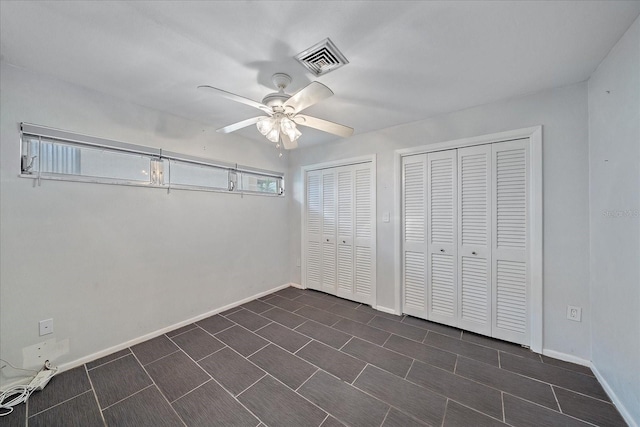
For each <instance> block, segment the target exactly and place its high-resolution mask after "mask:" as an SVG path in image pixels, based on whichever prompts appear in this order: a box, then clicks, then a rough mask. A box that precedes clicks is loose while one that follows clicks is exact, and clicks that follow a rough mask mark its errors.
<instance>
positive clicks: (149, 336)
mask: <svg viewBox="0 0 640 427" xmlns="http://www.w3.org/2000/svg"><path fill="white" fill-rule="evenodd" d="M291 285H293V284H292V283H285V284H284V285H280V286H276V287H275V288H272V289H269V290H267V291H263V292H259V293H257V294H255V295H253V296H250V297H247V298H244V299H242V300H240V301H236V302H232V303H231V304H227V305H225V306H223V307H220V308H216V309H214V310H211V311H208V312H206V313H203V314H199V315H197V316H195V317H192V318H190V319H187V320H183V321H181V322H178V323H174V324H173V325H170V326H167V327H164V328H161V329H158V330H156V331H154V332H150V333H148V334H145V335H142V336H140V337H137V338H134V339H132V340H129V341H126V342H124V343H121V344H117V345H114V346H112V347H109V348H106V349H104V350H100V351H98V352H95V353H93V354H90V355H88V356H84V357H81V358H79V359H76V360H73V361H71V362H67V363H63V364H61V365H59V366H58V372H64V371H68V370H69V369H73V368H76V367H78V366H82V365H84V364H85V363H88V362H91V361H93V360H96V359H100V358H101V357H104V356H108V355H110V354H112V353H115V352H116V351H120V350H124V349H125V348H129V347H131V346H134V345H136V344H140V343H141V342H144V341H147V340H150V339H152V338H155V337H158V336H160V335H162V334H165V333H167V332H170V331H173V330H175V329H178V328H181V327H183V326H187V325H190V324H191V323H194V322H197V321H199V320H202V319H206V318H207V317H210V316H213V315H215V314H218V313H221V312H223V311H226V310H229V309H231V308H233V307H237V306H239V305H242V304H244V303H247V302H249V301H253V300H254V299H256V298H260V297H262V296H265V295H269V294H271V293H273V292H276V291H279V290H281V289H285V288H288V287H289V286H291ZM22 381H24V379H23V380H20V381H19V382H18V384H19V383H20V382H22ZM11 385H13V384H6V387H10V386H11Z"/></svg>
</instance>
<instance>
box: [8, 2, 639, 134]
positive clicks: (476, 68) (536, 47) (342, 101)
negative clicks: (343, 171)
mask: <svg viewBox="0 0 640 427" xmlns="http://www.w3.org/2000/svg"><path fill="white" fill-rule="evenodd" d="M638 14H640V1H589V2H580V1H554V2H542V1H532V2H524V1H505V2H484V1H477V2H473V1H464V2H453V1H447V2H419V1H410V2H400V1H388V2H387V1H375V2H374V1H369V2H367V1H354V2H347V1H341V2H337V1H335V2H334V1H296V2H293V1H284V2H273V1H260V2H253V1H250V2H244V1H216V2H213V1H211V2H205V1H199V2H186V1H162V2H160V1H150V2H145V1H135V2H134V1H131V2H94V1H86V2H35V1H29V2H27V1H15V2H8V1H2V2H1V3H0V49H1V50H0V53H1V55H2V60H3V61H6V62H9V63H11V64H14V65H17V66H20V67H24V68H27V69H34V70H38V71H40V72H45V73H48V74H51V75H52V76H55V77H57V78H59V79H61V80H64V81H68V82H72V83H75V84H79V85H81V86H85V87H88V88H92V89H95V90H98V91H101V92H104V93H107V94H109V95H112V96H115V97H118V98H122V99H125V100H128V101H131V102H135V103H137V104H140V105H144V106H147V107H151V108H154V109H157V110H162V111H166V112H169V113H173V114H176V115H179V116H183V117H186V118H190V119H193V120H197V121H200V122H203V123H209V124H212V125H213V126H216V127H222V126H225V125H227V124H230V123H234V122H237V121H240V120H243V119H246V118H248V117H253V116H256V115H260V112H259V111H258V110H254V109H253V108H251V107H248V106H245V105H242V104H237V103H234V102H232V101H229V100H226V99H222V98H218V97H215V96H212V95H211V94H208V93H205V92H201V91H198V90H196V86H198V85H201V84H208V85H212V86H216V87H219V88H222V89H225V90H228V91H230V92H234V93H237V94H239V95H242V96H245V97H248V98H252V99H255V100H261V99H262V97H263V96H264V95H266V94H267V93H269V92H273V91H274V90H273V89H274V88H273V87H272V84H271V75H272V74H273V73H275V72H286V73H288V74H290V75H291V76H292V77H293V79H294V80H293V83H292V84H291V85H290V87H289V89H288V92H294V91H297V90H299V89H301V88H302V87H304V86H305V85H306V84H308V83H309V82H310V81H312V80H314V79H315V78H314V77H313V76H312V75H311V74H309V73H308V72H306V70H305V69H303V68H302V67H301V66H300V65H299V64H298V63H297V62H296V61H295V60H294V59H293V57H294V56H295V55H296V54H297V53H299V52H301V51H302V50H305V49H306V48H308V47H310V46H311V45H313V44H315V43H317V42H319V41H321V40H323V39H325V38H326V37H330V38H331V39H332V40H333V42H334V43H335V44H336V45H337V47H338V48H339V49H340V50H341V51H342V52H343V53H344V55H345V56H346V57H347V59H348V60H349V61H350V63H349V64H348V65H346V66H345V67H343V68H341V69H339V70H336V71H334V72H332V73H330V74H327V75H325V76H323V77H320V78H318V79H317V80H319V81H320V82H322V83H324V84H326V85H327V86H329V87H330V88H331V89H332V90H333V91H334V92H335V95H334V96H333V97H331V98H329V99H327V100H324V101H322V102H321V103H319V104H317V105H315V106H313V107H311V108H309V109H308V110H306V111H305V112H306V113H307V114H309V115H314V116H317V117H320V118H323V119H327V120H331V121H335V122H339V123H343V124H345V125H348V126H351V127H354V128H355V133H356V134H362V133H366V132H369V131H374V130H378V129H382V128H387V127H390V126H394V125H398V124H402V123H407V122H411V121H415V120H420V119H424V118H427V117H429V116H433V115H436V114H441V113H445V112H450V111H456V110H461V109H464V108H467V107H471V106H475V105H481V104H485V103H489V102H493V101H496V100H499V99H504V98H509V97H513V96H517V95H521V94H525V93H531V92H536V91H539V90H543V89H546V88H551V87H558V86H563V85H567V84H571V83H576V82H580V81H583V80H585V79H587V78H588V77H589V75H590V74H591V73H592V72H593V71H594V70H595V68H596V67H597V65H598V64H599V63H600V61H601V60H602V59H603V58H604V56H605V55H606V54H607V52H608V51H609V50H610V49H611V47H612V46H613V45H614V44H615V42H616V41H617V40H618V39H619V38H620V37H621V36H622V34H623V33H624V32H625V30H626V29H627V28H628V27H629V26H630V25H631V23H632V22H633V21H634V20H635V18H636V17H637V16H638ZM256 113H258V114H256ZM302 131H303V136H302V137H301V138H300V145H301V146H305V145H309V144H314V143H322V142H325V141H331V140H333V139H334V138H335V137H333V136H331V135H328V134H324V133H322V132H319V131H315V130H310V129H309V128H302ZM239 133H240V134H241V135H243V136H245V137H247V138H251V139H255V140H256V141H261V142H262V141H264V139H263V137H262V136H261V135H260V134H259V133H258V132H257V130H256V129H255V127H254V126H251V127H249V128H246V129H244V130H242V131H240V132H239Z"/></svg>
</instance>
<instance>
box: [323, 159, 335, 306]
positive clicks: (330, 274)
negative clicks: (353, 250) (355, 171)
mask: <svg viewBox="0 0 640 427" xmlns="http://www.w3.org/2000/svg"><path fill="white" fill-rule="evenodd" d="M336 204H337V203H336V172H335V170H323V171H322V288H321V289H322V290H323V291H325V292H328V293H331V294H334V295H335V294H336V292H337V270H336V267H337V265H336V252H337V251H336V232H337V221H336V220H337V209H336Z"/></svg>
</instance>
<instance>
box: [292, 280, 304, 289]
mask: <svg viewBox="0 0 640 427" xmlns="http://www.w3.org/2000/svg"><path fill="white" fill-rule="evenodd" d="M289 286H291V287H293V288H298V289H307V288H305V287H304V286H302V285H301V284H299V283H293V282H291V283H289Z"/></svg>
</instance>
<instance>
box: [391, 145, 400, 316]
mask: <svg viewBox="0 0 640 427" xmlns="http://www.w3.org/2000/svg"><path fill="white" fill-rule="evenodd" d="M393 201H394V205H393V206H395V209H394V212H393V221H392V224H394V227H393V228H394V230H393V238H394V242H393V251H394V256H393V268H394V271H395V272H396V278H395V291H394V293H395V295H396V298H395V303H394V308H395V313H396V314H402V155H401V154H400V153H399V152H398V150H396V151H395V152H394V153H393Z"/></svg>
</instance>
